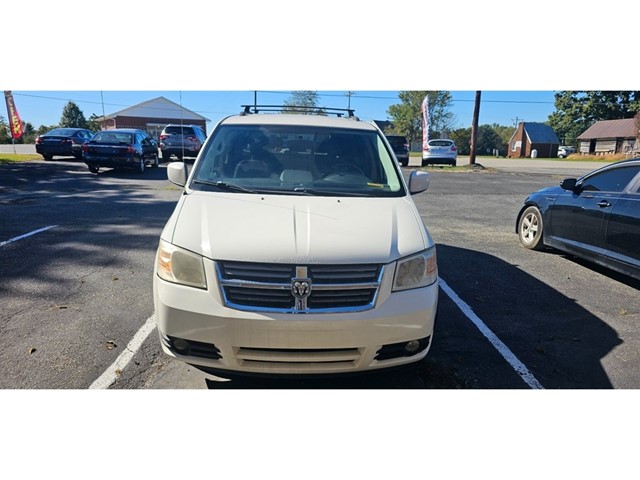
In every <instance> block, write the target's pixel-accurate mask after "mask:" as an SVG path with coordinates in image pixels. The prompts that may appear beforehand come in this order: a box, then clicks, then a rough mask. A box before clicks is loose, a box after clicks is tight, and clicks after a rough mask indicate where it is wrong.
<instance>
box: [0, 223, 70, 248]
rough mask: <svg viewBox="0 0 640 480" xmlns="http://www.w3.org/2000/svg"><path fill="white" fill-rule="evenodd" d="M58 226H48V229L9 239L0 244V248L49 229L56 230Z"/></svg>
mask: <svg viewBox="0 0 640 480" xmlns="http://www.w3.org/2000/svg"><path fill="white" fill-rule="evenodd" d="M57 226H58V225H49V226H48V227H42V228H39V229H38V230H34V231H33V232H29V233H25V234H24V235H18V236H17V237H13V238H10V239H9V240H5V241H4V242H0V247H4V246H5V245H8V244H10V243H12V242H17V241H18V240H22V239H23V238H27V237H30V236H31V235H36V234H38V233H42V232H44V231H46V230H49V229H51V228H56V227H57Z"/></svg>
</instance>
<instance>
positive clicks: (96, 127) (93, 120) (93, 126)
mask: <svg viewBox="0 0 640 480" xmlns="http://www.w3.org/2000/svg"><path fill="white" fill-rule="evenodd" d="M99 118H102V117H99V116H98V115H96V114H95V113H92V114H91V116H90V117H89V120H88V121H87V128H88V129H89V130H91V131H92V132H99V131H100V130H101V129H102V127H101V125H100V122H99V121H98V119H99Z"/></svg>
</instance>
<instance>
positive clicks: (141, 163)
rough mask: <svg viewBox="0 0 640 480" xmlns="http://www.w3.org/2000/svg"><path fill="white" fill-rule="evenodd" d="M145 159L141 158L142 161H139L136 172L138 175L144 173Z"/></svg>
mask: <svg viewBox="0 0 640 480" xmlns="http://www.w3.org/2000/svg"><path fill="white" fill-rule="evenodd" d="M144 167H145V165H144V158H140V160H139V161H138V168H136V171H137V172H138V173H144Z"/></svg>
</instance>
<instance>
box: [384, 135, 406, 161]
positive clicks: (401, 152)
mask: <svg viewBox="0 0 640 480" xmlns="http://www.w3.org/2000/svg"><path fill="white" fill-rule="evenodd" d="M385 137H387V140H388V141H389V144H390V145H391V148H392V149H393V153H395V154H396V158H397V159H398V163H399V164H400V165H402V166H404V167H406V166H407V165H409V142H408V141H407V137H403V136H402V135H385Z"/></svg>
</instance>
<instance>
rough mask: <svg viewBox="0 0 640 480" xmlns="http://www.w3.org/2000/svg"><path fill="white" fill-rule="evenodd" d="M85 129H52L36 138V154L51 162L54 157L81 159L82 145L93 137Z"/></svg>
mask: <svg viewBox="0 0 640 480" xmlns="http://www.w3.org/2000/svg"><path fill="white" fill-rule="evenodd" d="M93 133H94V132H92V131H91V130H87V129H85V128H54V129H53V130H50V131H48V132H47V133H44V134H42V135H39V136H38V137H37V138H36V152H38V153H39V154H40V155H42V156H43V157H44V159H45V160H51V159H53V157H54V156H58V157H75V158H77V159H78V160H81V159H82V144H83V143H85V142H88V141H89V140H91V138H92V137H93Z"/></svg>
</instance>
